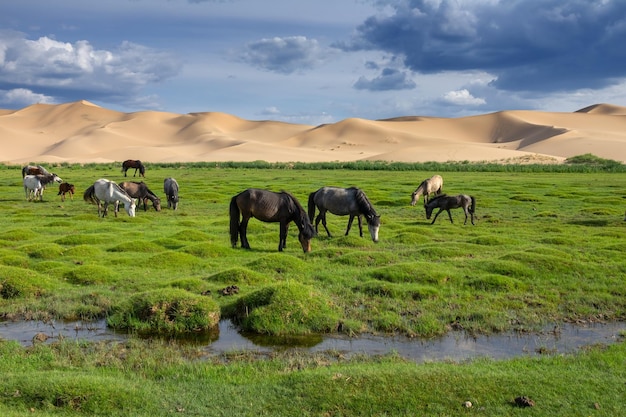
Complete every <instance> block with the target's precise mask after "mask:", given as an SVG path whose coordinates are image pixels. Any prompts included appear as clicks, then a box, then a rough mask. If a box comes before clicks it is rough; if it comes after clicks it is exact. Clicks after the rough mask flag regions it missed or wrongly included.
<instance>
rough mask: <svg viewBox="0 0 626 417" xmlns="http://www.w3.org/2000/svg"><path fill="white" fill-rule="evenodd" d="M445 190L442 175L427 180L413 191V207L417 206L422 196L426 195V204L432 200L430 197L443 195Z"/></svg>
mask: <svg viewBox="0 0 626 417" xmlns="http://www.w3.org/2000/svg"><path fill="white" fill-rule="evenodd" d="M442 190H443V178H442V177H441V175H433V176H432V177H430V178H428V179H425V180H424V181H422V183H421V184H420V185H419V187H417V188H416V189H415V191H413V194H411V205H412V206H414V205H416V204H417V201H418V200H419V198H420V195H422V194H423V195H424V204H426V203H428V201H429V200H430V195H431V194H432V193H435V194H436V195H439V194H441V191H442Z"/></svg>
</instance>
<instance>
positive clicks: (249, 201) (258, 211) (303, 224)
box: [230, 188, 315, 253]
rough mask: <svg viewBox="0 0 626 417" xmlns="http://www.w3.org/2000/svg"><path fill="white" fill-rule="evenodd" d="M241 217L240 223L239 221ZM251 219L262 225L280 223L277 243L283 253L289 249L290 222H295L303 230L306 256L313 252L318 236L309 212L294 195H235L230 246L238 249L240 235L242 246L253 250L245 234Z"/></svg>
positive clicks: (249, 191) (253, 191)
mask: <svg viewBox="0 0 626 417" xmlns="http://www.w3.org/2000/svg"><path fill="white" fill-rule="evenodd" d="M240 216H241V221H239V218H240ZM252 217H254V218H256V219H259V220H261V221H263V222H272V223H276V222H280V240H279V242H278V250H279V251H280V252H282V251H283V249H285V247H286V246H287V232H288V231H289V223H290V222H292V221H293V222H294V223H295V224H296V226H297V227H298V230H300V233H299V234H298V240H299V241H300V245H302V250H303V251H304V252H305V253H306V252H310V251H311V239H312V238H313V236H315V230H314V229H313V225H311V222H310V221H309V218H308V217H307V214H306V211H304V209H303V208H302V206H301V205H300V203H299V202H298V200H297V199H296V198H295V197H294V196H292V195H291V194H289V193H287V192H285V191H282V192H280V193H275V192H273V191H267V190H259V189H256V188H248V189H247V190H245V191H242V192H241V193H239V194H237V195H236V196H234V197H233V198H232V199H231V200H230V243H231V244H232V246H233V248H234V247H237V240H238V239H239V236H241V247H242V248H245V249H250V244H249V243H248V237H247V235H246V233H247V229H248V222H249V221H250V218H252Z"/></svg>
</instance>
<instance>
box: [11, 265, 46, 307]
mask: <svg viewBox="0 0 626 417" xmlns="http://www.w3.org/2000/svg"><path fill="white" fill-rule="evenodd" d="M51 288H52V282H51V281H50V279H49V278H48V277H46V276H45V275H41V274H39V273H37V272H35V271H31V270H29V269H24V268H17V267H14V266H5V265H0V298H4V299H11V298H19V297H30V296H38V295H41V294H42V293H43V292H45V291H47V290H49V289H51Z"/></svg>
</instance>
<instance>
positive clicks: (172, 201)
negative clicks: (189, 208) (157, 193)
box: [163, 177, 178, 210]
mask: <svg viewBox="0 0 626 417" xmlns="http://www.w3.org/2000/svg"><path fill="white" fill-rule="evenodd" d="M163 192H164V193H165V195H166V196H167V208H173V209H174V210H176V209H177V208H178V182H177V181H176V180H175V179H174V178H172V177H168V178H165V179H164V180H163Z"/></svg>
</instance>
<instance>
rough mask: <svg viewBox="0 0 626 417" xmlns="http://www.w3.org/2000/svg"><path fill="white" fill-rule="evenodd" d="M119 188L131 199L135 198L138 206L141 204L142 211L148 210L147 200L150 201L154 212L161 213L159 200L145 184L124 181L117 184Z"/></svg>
mask: <svg viewBox="0 0 626 417" xmlns="http://www.w3.org/2000/svg"><path fill="white" fill-rule="evenodd" d="M119 186H120V187H121V188H122V189H123V190H124V191H126V193H127V194H128V195H129V196H131V197H132V198H136V199H138V201H139V205H141V203H143V211H147V210H148V205H147V204H146V201H147V200H150V201H152V206H153V207H154V209H155V210H156V211H161V199H160V198H159V197H157V196H156V194H154V193H153V192H152V191H150V189H149V188H148V186H147V185H146V183H145V182H143V181H141V182H136V181H124V182H121V183H119Z"/></svg>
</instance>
